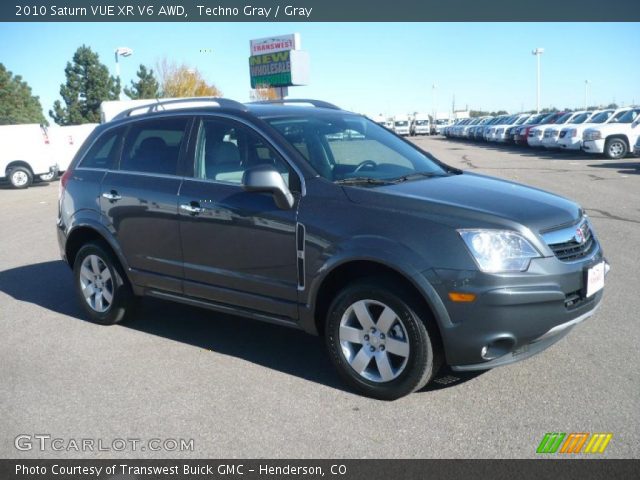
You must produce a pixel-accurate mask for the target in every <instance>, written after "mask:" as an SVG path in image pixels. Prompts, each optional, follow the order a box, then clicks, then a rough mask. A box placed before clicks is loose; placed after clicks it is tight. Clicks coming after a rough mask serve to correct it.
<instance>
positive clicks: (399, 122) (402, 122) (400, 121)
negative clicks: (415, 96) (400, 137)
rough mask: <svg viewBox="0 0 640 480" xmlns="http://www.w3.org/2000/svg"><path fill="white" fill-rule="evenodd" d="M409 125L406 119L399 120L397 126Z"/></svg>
mask: <svg viewBox="0 0 640 480" xmlns="http://www.w3.org/2000/svg"><path fill="white" fill-rule="evenodd" d="M407 125H409V122H407V121H406V120H399V121H397V122H396V127H406V126H407Z"/></svg>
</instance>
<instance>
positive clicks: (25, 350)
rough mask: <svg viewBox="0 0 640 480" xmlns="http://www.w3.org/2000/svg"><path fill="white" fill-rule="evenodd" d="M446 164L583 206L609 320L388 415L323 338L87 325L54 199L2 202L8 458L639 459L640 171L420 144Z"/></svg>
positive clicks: (153, 322)
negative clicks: (563, 444) (118, 442)
mask: <svg viewBox="0 0 640 480" xmlns="http://www.w3.org/2000/svg"><path fill="white" fill-rule="evenodd" d="M415 141H416V143H418V144H419V145H420V146H422V147H423V148H425V149H427V150H429V151H431V152H433V153H434V154H435V155H436V156H437V157H439V158H441V159H442V160H444V161H446V162H448V163H450V164H452V165H454V166H457V167H460V168H463V169H467V170H471V171H474V172H481V173H486V174H490V175H495V176H498V177H503V178H508V179H511V180H515V181H519V182H522V183H525V184H529V185H532V186H536V187H539V188H543V189H546V190H550V191H553V192H556V193H559V194H562V195H565V196H568V197H570V198H573V199H575V200H577V201H578V202H580V203H581V204H582V205H583V206H584V207H585V209H586V210H587V213H588V214H589V215H590V216H591V218H592V220H593V223H594V224H595V226H596V229H597V230H596V231H597V234H598V235H599V238H600V241H601V243H602V244H603V246H604V249H605V252H606V255H607V257H608V260H609V262H610V263H611V265H612V270H611V273H610V274H609V276H608V277H607V285H606V295H605V300H604V302H603V305H602V307H601V308H600V310H599V312H598V313H597V314H596V315H595V316H594V317H592V318H590V319H589V320H588V321H586V322H584V323H583V324H581V325H580V326H578V327H577V328H576V329H574V330H573V331H572V332H571V333H570V334H569V335H568V336H567V337H566V338H564V339H563V340H561V341H560V342H559V343H558V344H556V345H555V346H553V347H552V348H551V349H549V350H547V351H545V352H544V353H542V354H540V355H538V356H536V357H533V358H531V359H529V360H527V361H526V362H521V363H519V364H515V365H512V366H509V367H503V368H498V369H495V370H491V371H487V372H484V373H481V374H475V375H467V376H460V375H457V374H453V373H451V372H444V373H443V374H442V376H441V378H440V379H439V380H438V382H436V383H434V384H433V385H432V386H431V387H428V388H427V390H425V391H422V392H419V393H416V394H413V395H410V396H409V397H406V398H404V399H401V400H398V401H396V402H390V403H389V402H380V401H376V400H370V399H367V398H363V397H360V396H357V395H354V394H352V393H350V392H348V391H346V390H344V389H343V387H342V385H341V383H340V381H339V379H338V377H337V375H336V374H335V373H334V371H333V369H332V367H331V365H330V363H329V360H328V358H327V357H326V356H325V354H324V350H323V344H322V342H321V341H320V340H319V339H318V338H315V337H311V336H307V335H305V334H303V333H300V332H297V331H293V330H289V329H286V328H283V327H276V326H271V325H266V324H261V323H257V322H254V321H251V320H245V319H240V318H235V317H229V316H224V315H220V314H216V313H212V312H208V311H202V310H197V309H194V308H188V307H184V306H178V305H173V304H169V303H164V302H161V301H156V300H145V301H144V302H143V305H142V308H141V310H140V313H139V315H138V318H137V319H136V321H135V322H132V323H130V324H126V325H120V326H113V327H102V326H98V325H94V324H91V323H88V322H86V321H84V320H83V319H82V316H81V314H80V309H79V308H78V306H77V305H76V301H75V298H74V297H73V295H72V279H71V273H70V271H69V270H68V268H67V267H66V265H65V264H63V263H62V261H60V259H59V256H58V247H57V243H56V239H55V226H54V224H55V217H56V199H57V189H58V187H57V184H55V183H54V184H51V185H42V186H34V187H32V188H30V189H28V190H24V191H17V190H10V189H8V188H7V187H4V186H0V222H1V223H0V246H1V247H2V248H1V249H0V336H1V337H2V348H1V349H0V411H2V416H1V419H0V431H1V432H2V435H1V437H0V457H4V458H65V457H71V458H78V457H80V458H107V457H116V458H118V457H119V458H132V457H172V458H181V457H193V458H206V457H218V458H232V457H251V458H255V457H267V458H271V457H276V458H298V457H303V458H309V457H322V458H325V457H339V458H361V457H363V458H405V457H415V458H424V457H427V458H428V457H433V458H440V457H456V458H464V457H492V458H502V457H535V456H536V454H535V450H536V447H537V446H538V444H539V443H540V441H541V439H542V437H543V436H544V434H545V433H546V432H611V433H613V439H612V440H611V443H610V444H609V447H608V448H607V450H606V452H605V454H604V455H605V456H606V457H608V458H623V457H627V458H628V457H634V458H639V457H640V423H639V422H638V412H640V368H638V365H640V348H639V347H638V346H639V345H640V315H639V314H640V295H638V285H640V272H639V270H640V248H639V247H640V162H639V160H640V159H637V158H635V159H634V158H627V159H626V160H623V161H607V160H602V159H599V158H595V157H591V156H587V155H584V154H574V155H569V154H557V153H549V152H546V151H540V150H536V151H534V150H530V149H518V148H504V147H497V146H492V145H486V144H484V145H480V146H477V145H476V144H471V143H465V142H458V141H449V140H445V139H443V138H441V137H434V138H420V139H417V140H415ZM20 434H50V435H51V436H52V437H61V438H64V439H81V438H93V439H106V440H107V442H110V440H112V439H117V438H136V439H150V438H172V439H180V438H182V439H194V451H193V452H170V453H167V452H162V451H160V452H149V451H145V452H142V451H136V452H131V451H127V452H123V453H118V452H113V451H112V452H95V451H94V452H88V453H82V452H80V453H78V452H76V451H74V450H70V451H61V452H54V451H51V450H47V451H44V452H41V451H37V450H32V451H25V452H21V451H17V450H16V449H15V447H14V439H15V437H16V436H17V435H20Z"/></svg>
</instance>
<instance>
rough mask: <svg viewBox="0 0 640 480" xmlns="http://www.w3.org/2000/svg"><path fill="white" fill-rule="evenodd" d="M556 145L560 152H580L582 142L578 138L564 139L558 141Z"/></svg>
mask: <svg viewBox="0 0 640 480" xmlns="http://www.w3.org/2000/svg"><path fill="white" fill-rule="evenodd" d="M558 145H559V146H560V148H561V149H562V150H580V149H581V148H582V140H581V139H580V138H578V137H564V138H561V139H560V140H558Z"/></svg>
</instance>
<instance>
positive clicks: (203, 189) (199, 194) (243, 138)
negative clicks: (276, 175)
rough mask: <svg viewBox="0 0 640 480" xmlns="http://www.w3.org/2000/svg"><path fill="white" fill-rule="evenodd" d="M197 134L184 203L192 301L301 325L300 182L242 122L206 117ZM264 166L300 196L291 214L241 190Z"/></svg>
mask: <svg viewBox="0 0 640 480" xmlns="http://www.w3.org/2000/svg"><path fill="white" fill-rule="evenodd" d="M194 132H195V138H196V141H195V145H194V148H193V151H194V155H193V157H194V160H193V163H192V165H193V168H192V174H191V175H189V176H188V177H186V178H185V180H184V183H183V185H182V188H181V190H180V198H179V204H180V218H181V222H180V232H181V237H182V247H183V258H184V278H185V281H184V292H185V294H186V295H189V296H193V297H200V298H204V299H207V300H209V301H213V302H216V303H220V304H225V305H233V306H236V307H240V308H245V309H250V310H256V311H261V312H266V313H269V314H272V315H274V316H278V317H286V318H287V319H291V320H295V319H296V318H297V285H298V276H297V250H296V210H297V207H298V201H299V195H296V193H295V192H296V190H298V191H299V177H297V176H296V174H295V173H294V172H293V171H291V170H290V167H289V166H288V165H287V163H286V162H285V161H284V160H283V159H282V157H280V155H278V154H277V153H276V152H275V150H274V149H273V148H272V147H271V146H270V145H269V144H268V142H267V141H266V140H265V139H264V138H263V137H261V136H260V135H259V134H258V133H256V132H255V131H254V130H253V129H252V128H250V127H248V126H246V125H244V124H243V123H240V122H239V121H236V120H233V119H230V118H227V117H223V116H219V117H218V116H211V117H204V118H203V119H202V120H201V121H199V122H198V125H197V126H195V127H194ZM263 163H268V164H271V165H273V166H275V167H276V168H277V169H278V170H279V171H280V172H281V174H282V175H283V177H284V178H285V181H287V182H288V183H289V185H290V188H291V190H292V191H293V192H294V196H296V204H295V205H294V206H293V208H291V209H290V210H280V209H279V208H278V207H277V206H276V204H275V202H274V200H273V197H272V196H271V195H270V194H267V193H255V192H254V193H249V192H245V191H244V189H243V188H242V176H243V174H244V171H245V170H246V169H247V168H249V167H251V166H254V165H258V164H263Z"/></svg>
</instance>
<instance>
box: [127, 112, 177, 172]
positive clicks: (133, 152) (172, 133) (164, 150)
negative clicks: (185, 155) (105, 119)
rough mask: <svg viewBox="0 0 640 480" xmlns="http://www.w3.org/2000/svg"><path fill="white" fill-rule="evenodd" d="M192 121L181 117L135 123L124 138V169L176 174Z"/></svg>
mask: <svg viewBox="0 0 640 480" xmlns="http://www.w3.org/2000/svg"><path fill="white" fill-rule="evenodd" d="M188 122H189V119H188V118H186V117H180V118H165V119H156V120H146V121H141V122H137V123H135V124H133V125H132V126H131V127H130V128H129V131H128V132H127V136H126V139H125V142H124V148H123V151H122V159H121V160H120V170H126V171H130V172H143V173H155V174H164V175H176V174H177V170H178V159H179V158H180V149H181V148H182V142H183V141H184V139H185V138H186V133H185V132H186V128H187V124H188Z"/></svg>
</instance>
